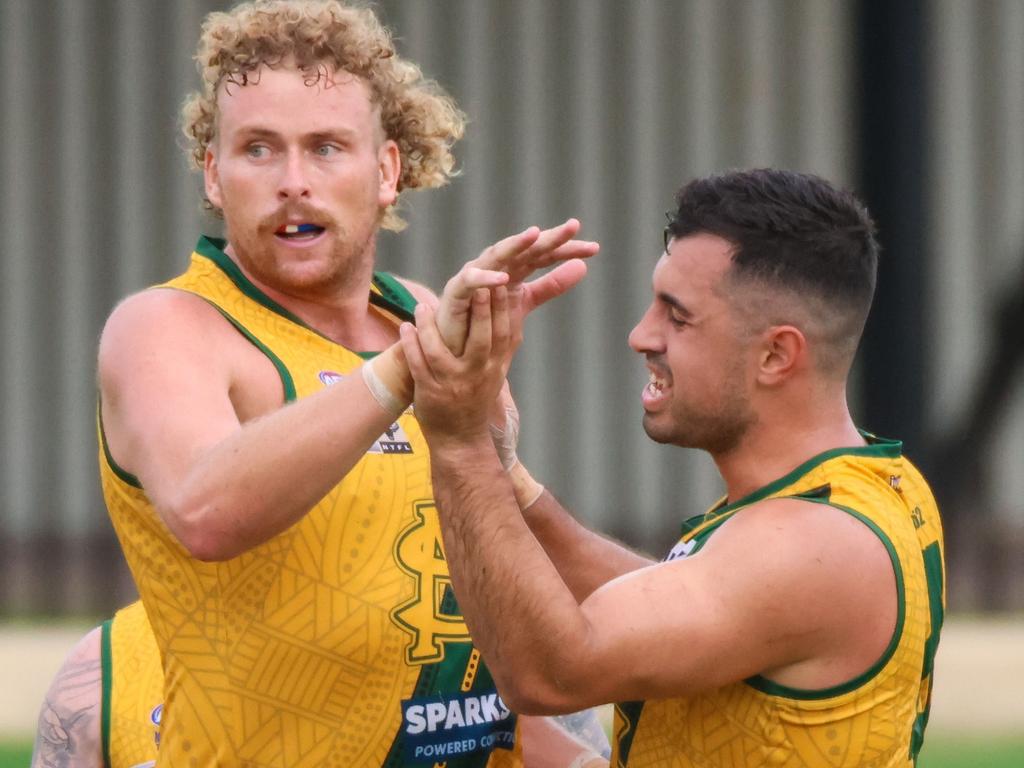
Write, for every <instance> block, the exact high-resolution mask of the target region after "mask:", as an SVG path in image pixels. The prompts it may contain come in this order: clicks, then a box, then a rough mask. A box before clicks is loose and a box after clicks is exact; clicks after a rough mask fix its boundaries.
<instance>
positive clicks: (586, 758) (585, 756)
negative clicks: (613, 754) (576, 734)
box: [566, 749, 608, 768]
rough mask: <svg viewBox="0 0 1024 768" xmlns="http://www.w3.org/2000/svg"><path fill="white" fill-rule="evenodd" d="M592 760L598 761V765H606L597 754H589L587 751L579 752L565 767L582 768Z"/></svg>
mask: <svg viewBox="0 0 1024 768" xmlns="http://www.w3.org/2000/svg"><path fill="white" fill-rule="evenodd" d="M593 760H600V761H601V762H599V763H598V765H608V763H607V762H606V761H605V759H604V758H603V757H601V756H600V755H599V754H597V752H591V751H590V750H589V749H588V750H587V751H586V752H580V753H579V754H578V755H576V757H575V759H573V761H572V762H571V763H569V765H567V766H566V768H583V766H585V765H587V764H588V763H590V762H591V761H593Z"/></svg>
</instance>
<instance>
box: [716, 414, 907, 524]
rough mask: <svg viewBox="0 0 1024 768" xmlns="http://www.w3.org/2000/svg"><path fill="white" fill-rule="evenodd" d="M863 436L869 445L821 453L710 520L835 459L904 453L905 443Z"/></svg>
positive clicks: (755, 500)
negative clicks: (839, 457) (838, 457)
mask: <svg viewBox="0 0 1024 768" xmlns="http://www.w3.org/2000/svg"><path fill="white" fill-rule="evenodd" d="M861 434H862V435H864V437H865V439H866V440H868V444H867V445H859V446H851V447H848V448H833V449H831V450H828V451H824V452H823V453H819V454H818V455H817V456H815V457H813V458H811V459H808V460H807V461H805V462H804V463H803V464H801V465H800V466H798V467H797V468H796V469H794V470H793V471H792V472H789V473H787V474H786V475H783V476H782V477H780V478H779V479H778V480H775V481H773V482H771V483H769V484H768V485H765V486H762V487H761V488H759V489H758V490H756V491H754V492H752V493H749V494H747V495H746V496H744V497H743V498H742V499H740V500H738V501H734V502H732V503H731V504H726V505H725V506H723V507H719V508H717V509H714V508H713V509H711V510H710V511H709V512H708V514H707V517H708V518H710V517H714V516H716V515H724V514H727V513H729V512H732V511H734V510H736V509H739V508H740V507H746V506H748V505H750V504H754V503H756V502H758V501H761V500H762V499H766V498H768V497H769V496H772V495H773V494H776V493H778V492H779V491H781V490H782V489H783V488H785V487H787V486H789V485H792V484H793V483H795V482H796V481H797V480H799V479H800V478H801V477H803V476H804V475H806V474H807V473H808V472H810V471H811V470H812V469H814V468H815V467H817V466H819V465H820V464H824V463H825V462H826V461H829V460H830V459H834V458H836V457H837V456H867V457H871V458H887V459H898V458H899V457H900V455H901V454H902V452H903V443H902V442H900V441H899V440H885V439H883V438H879V437H875V436H874V435H872V434H869V433H867V432H861Z"/></svg>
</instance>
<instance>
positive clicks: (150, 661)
mask: <svg viewBox="0 0 1024 768" xmlns="http://www.w3.org/2000/svg"><path fill="white" fill-rule="evenodd" d="M100 669H101V670H102V681H103V687H102V691H103V693H102V699H101V704H100V713H101V719H100V725H101V731H102V744H103V762H104V765H105V766H106V768H148V766H153V765H156V752H157V747H158V745H159V743H160V712H161V709H162V707H161V702H162V701H163V695H164V692H163V688H164V675H163V669H162V668H161V666H160V651H159V649H158V648H157V647H156V641H155V640H154V639H153V631H152V630H151V629H150V627H149V620H148V619H147V618H146V611H145V609H144V608H143V607H142V603H141V602H135V603H132V604H131V605H129V606H128V607H127V608H122V609H121V610H120V611H118V612H117V613H116V614H114V618H112V619H109V620H108V621H105V622H104V623H103V625H102V627H101V631H100Z"/></svg>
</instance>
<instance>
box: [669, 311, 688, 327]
mask: <svg viewBox="0 0 1024 768" xmlns="http://www.w3.org/2000/svg"><path fill="white" fill-rule="evenodd" d="M668 321H669V322H670V323H672V325H674V326H675V327H676V328H682V327H683V326H684V325H688V323H687V322H686V320H685V319H684V318H682V317H680V316H679V315H677V314H676V313H675V312H669V313H668Z"/></svg>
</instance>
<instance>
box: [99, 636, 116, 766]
mask: <svg viewBox="0 0 1024 768" xmlns="http://www.w3.org/2000/svg"><path fill="white" fill-rule="evenodd" d="M113 621H114V620H113V619H107V620H106V621H104V622H103V623H102V624H101V625H100V741H101V743H102V745H103V765H104V766H105V767H106V768H110V700H111V698H112V697H113V693H114V692H113V659H111V656H110V632H111V625H112V624H113Z"/></svg>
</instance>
